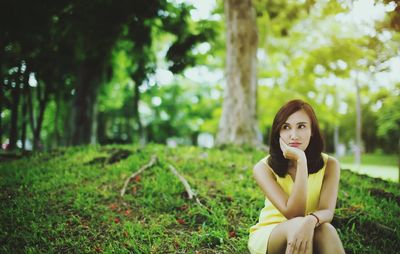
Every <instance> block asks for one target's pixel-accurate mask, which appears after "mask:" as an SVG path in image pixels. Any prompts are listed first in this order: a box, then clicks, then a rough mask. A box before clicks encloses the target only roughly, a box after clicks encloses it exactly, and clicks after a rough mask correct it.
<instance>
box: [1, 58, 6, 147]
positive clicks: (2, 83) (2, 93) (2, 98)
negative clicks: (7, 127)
mask: <svg viewBox="0 0 400 254" xmlns="http://www.w3.org/2000/svg"><path fill="white" fill-rule="evenodd" d="M0 67H1V66H0ZM3 90H5V88H4V81H3V77H2V76H1V75H0V149H1V145H2V144H3V122H2V113H3V101H4V91H3Z"/></svg>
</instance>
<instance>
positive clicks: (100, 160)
mask: <svg viewBox="0 0 400 254" xmlns="http://www.w3.org/2000/svg"><path fill="white" fill-rule="evenodd" d="M103 150H104V151H106V152H108V153H110V156H108V157H107V156H99V157H96V158H94V159H93V160H91V161H89V162H87V163H86V164H85V165H98V164H101V165H106V164H114V163H117V162H120V161H122V160H125V159H126V158H128V157H129V156H131V155H132V152H131V151H129V150H126V149H103Z"/></svg>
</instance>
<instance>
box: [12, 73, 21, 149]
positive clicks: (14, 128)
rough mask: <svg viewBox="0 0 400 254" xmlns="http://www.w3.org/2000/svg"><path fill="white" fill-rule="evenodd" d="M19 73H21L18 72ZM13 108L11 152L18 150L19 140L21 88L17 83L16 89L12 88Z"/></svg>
mask: <svg viewBox="0 0 400 254" xmlns="http://www.w3.org/2000/svg"><path fill="white" fill-rule="evenodd" d="M18 73H19V72H18ZM11 89H12V90H11V97H12V106H11V126H10V146H9V149H10V150H14V149H16V148H17V140H18V106H19V98H20V93H21V92H20V87H19V82H18V81H17V82H16V84H15V87H12V88H11Z"/></svg>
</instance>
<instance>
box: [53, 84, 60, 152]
mask: <svg viewBox="0 0 400 254" xmlns="http://www.w3.org/2000/svg"><path fill="white" fill-rule="evenodd" d="M54 96H55V102H56V111H55V112H54V144H55V147H59V146H60V131H59V129H58V126H59V124H58V121H59V120H58V119H59V118H60V103H61V96H60V91H59V89H56V90H55V94H54Z"/></svg>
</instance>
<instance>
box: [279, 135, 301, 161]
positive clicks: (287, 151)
mask: <svg viewBox="0 0 400 254" xmlns="http://www.w3.org/2000/svg"><path fill="white" fill-rule="evenodd" d="M279 144H280V147H281V150H282V153H283V157H285V158H286V159H288V160H295V161H299V160H303V159H304V161H305V160H306V155H305V153H304V152H303V151H302V150H300V149H298V148H296V147H291V146H288V145H286V143H285V142H284V141H283V139H282V138H281V137H279Z"/></svg>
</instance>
